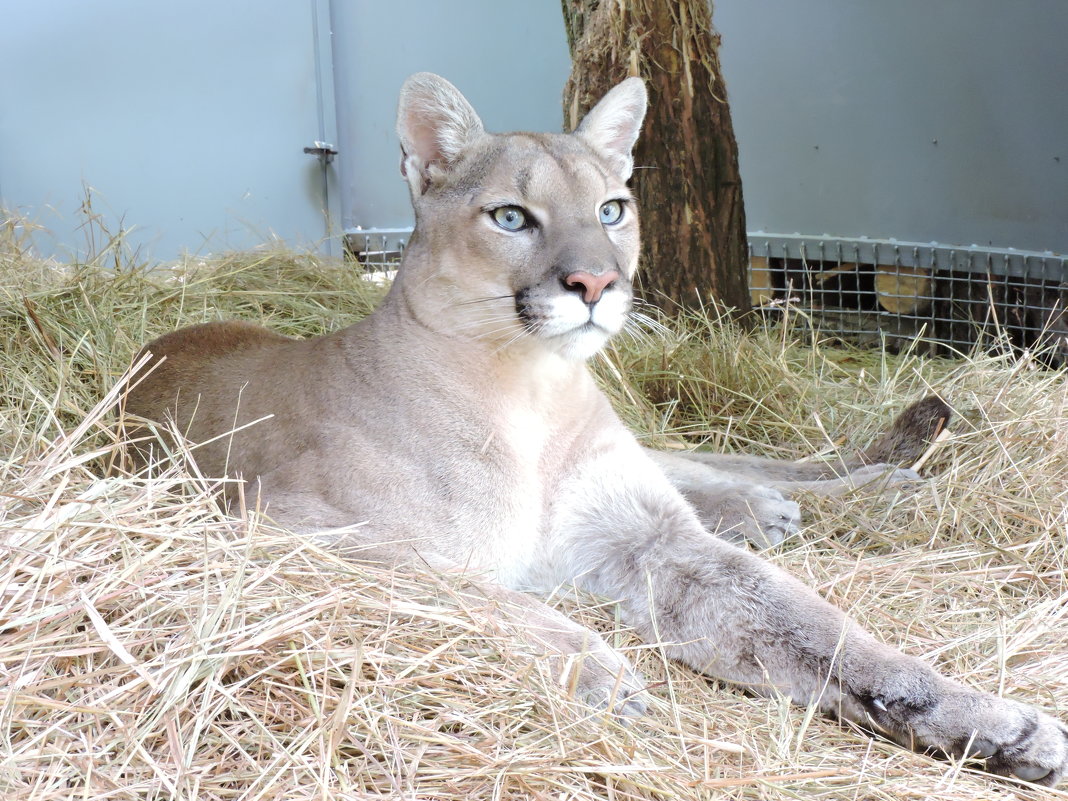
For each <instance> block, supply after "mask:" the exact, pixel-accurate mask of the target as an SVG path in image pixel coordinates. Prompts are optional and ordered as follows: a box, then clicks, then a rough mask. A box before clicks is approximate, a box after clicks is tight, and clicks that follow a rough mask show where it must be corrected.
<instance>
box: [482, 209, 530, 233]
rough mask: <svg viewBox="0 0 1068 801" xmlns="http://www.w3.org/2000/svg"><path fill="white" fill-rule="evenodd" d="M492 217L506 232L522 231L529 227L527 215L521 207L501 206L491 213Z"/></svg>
mask: <svg viewBox="0 0 1068 801" xmlns="http://www.w3.org/2000/svg"><path fill="white" fill-rule="evenodd" d="M490 215H491V216H492V217H493V221H494V222H495V223H497V225H499V226H501V228H503V229H504V230H505V231H522V230H523V229H524V228H526V227H527V214H526V212H525V211H523V210H522V209H521V208H519V206H501V207H500V208H499V209H494V210H493V211H491V212H490Z"/></svg>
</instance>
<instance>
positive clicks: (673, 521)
mask: <svg viewBox="0 0 1068 801" xmlns="http://www.w3.org/2000/svg"><path fill="white" fill-rule="evenodd" d="M645 106H646V93H645V88H644V85H643V84H642V82H641V81H640V80H638V79H637V78H630V79H628V80H626V81H624V82H623V83H621V84H619V85H618V86H617V87H615V88H614V89H613V90H612V91H611V92H609V93H608V94H607V95H606V96H605V97H604V99H603V100H601V102H600V103H599V104H598V105H597V106H596V107H595V108H594V109H593V110H592V111H590V113H589V114H588V115H587V117H586V118H585V120H583V122H582V124H581V125H580V126H579V128H578V129H577V130H576V131H575V132H574V133H573V134H529V133H516V134H507V135H494V134H489V133H487V132H486V131H485V130H484V129H483V127H482V122H481V120H480V119H479V117H478V115H477V114H476V113H475V111H474V109H472V107H471V106H470V105H469V104H468V102H467V100H466V99H465V98H464V97H463V96H462V95H461V94H460V93H459V92H458V91H457V90H456V88H455V87H453V86H452V85H451V84H450V83H448V82H447V81H445V80H443V79H442V78H439V77H437V76H435V75H430V74H426V73H423V74H418V75H415V76H413V77H411V78H410V79H409V80H408V81H407V82H406V83H405V85H404V88H403V89H402V90H401V97H400V108H399V112H398V120H397V131H398V133H399V135H400V141H401V147H402V164H401V172H402V173H403V175H404V176H405V178H406V179H407V182H408V184H409V186H410V189H411V196H412V203H413V205H414V207H415V217H416V228H415V232H414V234H413V235H412V238H411V243H410V244H409V246H408V249H407V250H406V251H405V254H404V261H403V264H402V265H401V268H400V270H399V272H398V274H397V278H396V281H395V282H394V284H393V286H392V289H391V290H390V292H389V295H388V297H387V298H386V299H385V300H384V301H383V302H382V304H381V306H380V307H379V308H378V310H377V311H375V312H374V313H373V314H372V315H371V316H369V317H368V318H366V319H364V320H362V321H360V322H358V323H357V324H355V325H353V326H351V327H350V328H347V329H345V330H343V331H338V332H336V333H332V334H328V335H326V336H322V337H318V338H315V339H310V340H293V339H289V338H286V337H283V336H279V335H277V334H274V333H271V332H270V331H267V330H265V329H263V328H260V327H258V326H254V325H250V324H247V323H236V322H235V323H211V324H207V325H200V326H194V327H192V328H187V329H184V330H181V331H177V332H175V333H173V334H169V335H167V336H164V337H161V338H160V339H158V340H156V341H155V342H152V343H151V344H149V345H148V346H146V348H145V350H146V351H150V352H151V353H152V354H153V355H154V357H155V359H156V362H155V368H154V369H153V371H152V372H151V373H150V374H149V375H148V376H147V378H145V379H144V380H142V381H141V383H139V384H136V386H134V387H133V388H132V389H131V390H130V392H129V396H128V398H127V401H126V413H127V414H133V415H136V416H139V417H141V418H147V419H149V420H153V421H160V422H163V421H168V420H173V421H174V422H175V424H176V425H177V428H178V430H179V431H181V432H183V433H184V434H185V435H186V436H188V438H189V439H190V440H191V441H193V442H197V443H204V442H206V441H208V440H211V439H212V438H216V439H214V441H211V442H206V444H204V445H202V446H201V447H199V448H197V450H196V452H195V453H196V458H197V461H198V464H199V467H200V469H201V470H202V471H203V472H204V473H205V474H207V475H213V476H214V475H218V476H221V475H223V474H225V473H229V474H230V475H238V476H241V477H243V478H244V479H245V480H246V481H247V482H249V484H248V486H247V487H246V490H245V492H246V494H251V493H253V492H256V491H258V492H259V493H260V499H261V503H262V504H263V505H264V506H265V508H266V511H267V513H268V515H269V516H271V517H272V518H274V519H275V520H277V521H279V522H281V523H283V524H285V525H286V526H288V527H291V528H293V529H296V530H298V531H302V532H308V533H309V534H312V533H314V534H316V535H317V536H321V537H332V538H333V539H334V540H335V541H336V543H337V544H338V545H339V546H342V547H345V548H348V549H351V551H352V552H353V553H354V554H355V555H358V557H359V558H361V559H375V560H381V561H385V562H390V563H394V564H403V563H405V562H409V563H421V564H430V565H431V566H432V567H434V568H436V569H441V570H455V571H460V570H462V571H464V572H465V575H466V576H468V577H470V582H469V584H468V585H467V586H468V587H469V590H470V592H472V593H474V594H475V595H477V596H478V597H480V598H482V599H489V600H490V601H491V603H489V604H488V605H487V606H488V608H489V609H490V610H493V611H492V614H494V615H499V616H500V617H501V618H503V619H506V620H509V621H512V622H514V623H516V624H521V625H517V628H521V629H522V631H523V636H524V637H526V638H528V639H529V640H530V641H531V642H533V643H535V644H536V645H537V646H538V647H539V648H541V649H543V650H544V651H545V652H546V653H549V654H552V655H554V659H556V658H558V659H559V660H560V663H561V664H570V665H574V663H575V662H578V663H579V664H580V668H579V671H580V672H579V674H578V676H577V678H575V681H576V684H575V686H576V687H577V688H578V690H579V692H580V693H581V694H582V696H583V697H584V699H586V700H588V701H589V702H590V703H592V704H595V705H606V706H610V708H611V709H612V710H613V711H615V712H616V713H618V714H621V715H631V714H639V713H640V712H641V711H642V710H643V707H644V703H643V700H642V698H643V684H642V681H641V679H640V678H639V677H638V676H637V675H635V673H634V672H633V671H632V669H631V667H630V666H629V664H628V663H627V660H626V659H625V658H624V657H623V656H621V655H620V654H618V653H616V652H615V651H613V650H612V649H611V648H610V647H609V646H608V645H607V644H606V643H605V642H604V641H603V640H602V639H601V638H600V637H599V636H598V635H597V634H595V633H593V632H592V631H589V630H587V629H585V628H583V627H582V626H580V625H578V624H577V623H574V622H573V621H571V620H570V619H568V618H567V617H565V616H564V615H562V614H560V613H558V612H556V611H554V610H552V609H550V608H549V607H548V606H546V605H544V604H543V603H541V602H540V601H538V600H536V599H535V598H534V597H533V596H531V595H528V594H526V592H527V591H549V590H552V589H554V588H556V587H558V586H560V585H575V586H577V587H579V588H581V589H583V590H588V591H590V592H593V593H597V594H600V595H604V596H608V597H610V598H613V599H617V600H618V602H619V604H620V607H621V610H622V614H623V616H624V619H625V620H626V622H627V623H628V624H629V625H631V626H633V627H634V628H635V629H636V630H637V631H638V633H639V634H640V635H642V636H643V637H645V638H646V639H647V640H658V641H660V642H661V643H662V644H663V648H664V650H665V651H666V653H667V654H668V655H670V656H671V657H672V658H674V659H677V660H680V661H682V662H685V663H686V664H688V665H690V666H692V667H693V668H694V669H695V670H698V671H702V672H703V673H706V674H708V675H710V676H716V677H720V678H723V679H727V680H730V681H732V682H737V683H740V684H742V685H744V686H747V687H749V688H751V689H752V690H753V691H755V692H758V693H766V694H770V693H784V694H786V695H787V696H789V697H790V698H792V699H793V700H794V701H796V702H798V703H800V704H811V703H815V704H818V706H819V708H820V709H822V710H824V711H825V712H827V713H829V714H832V715H837V716H840V717H842V718H845V719H847V720H851V721H857V722H859V723H860V724H862V725H863V726H865V727H867V728H869V729H872V730H876V731H879V732H882V733H884V734H885V735H886V736H888V737H892V738H893V739H894V740H896V741H898V742H900V743H902V744H905V745H907V746H911V747H913V748H917V749H928V748H930V749H936V750H939V751H942V752H945V753H947V754H952V755H958V756H960V755H967V756H970V757H973V758H975V759H979V760H984V761H985V765H986V767H987V769H989V770H991V771H993V772H995V773H1001V774H1014V775H1016V776H1018V777H1020V778H1022V779H1025V780H1030V781H1034V782H1039V783H1041V784H1047V785H1052V784H1055V783H1056V782H1057V781H1058V780H1059V779H1060V778H1061V776H1062V774H1063V773H1064V771H1065V768H1066V767H1068V728H1066V727H1065V726H1064V725H1062V724H1061V723H1060V722H1058V721H1057V720H1055V719H1054V718H1052V717H1050V716H1048V715H1046V714H1044V713H1042V712H1040V711H1038V710H1037V709H1034V708H1033V707H1030V706H1027V705H1024V704H1020V703H1016V702H1014V701H1009V700H1005V699H1002V698H999V697H997V696H995V695H990V694H987V693H982V692H976V691H974V690H971V689H968V688H966V687H964V686H962V685H961V684H958V683H957V682H954V681H952V680H950V679H948V678H944V677H943V676H941V675H939V674H938V673H937V672H935V671H934V670H932V669H931V668H930V667H928V666H927V665H926V664H925V663H923V662H921V661H919V660H918V659H915V658H913V657H910V656H905V655H904V654H902V653H899V652H898V651H896V650H894V649H893V648H890V647H888V646H886V645H883V644H882V643H880V642H879V641H877V640H876V639H874V638H873V637H872V636H871V635H869V634H868V633H866V632H865V631H864V630H862V629H861V628H860V627H859V626H858V625H857V624H856V623H854V622H853V621H851V620H850V619H849V618H848V617H847V616H846V615H845V614H843V613H842V612H841V611H839V610H838V609H836V608H834V607H833V606H831V605H830V604H828V603H826V602H825V601H823V600H822V599H821V598H820V597H818V596H817V595H816V593H815V592H813V591H812V590H810V589H809V588H807V587H805V586H804V585H803V584H801V583H800V582H799V581H797V580H796V579H794V578H793V577H791V576H790V575H788V574H786V573H785V572H783V571H782V570H780V569H778V568H776V567H774V566H772V565H771V564H770V563H768V562H766V561H765V560H764V559H762V558H761V557H760V556H758V555H757V554H756V553H754V552H752V551H751V550H749V549H747V548H745V547H739V546H737V545H735V544H732V543H731V542H728V541H726V539H725V538H723V537H720V536H717V534H720V533H724V534H727V535H728V536H734V537H736V538H737V537H738V536H745V537H747V538H748V539H751V540H754V541H755V542H757V543H758V544H762V545H763V544H767V543H769V542H777V541H779V540H781V539H782V537H783V536H785V535H786V534H788V533H789V532H790V531H791V530H792V529H793V528H794V527H795V525H796V522H797V506H796V504H794V503H793V502H792V501H790V500H788V499H787V498H786V497H785V496H784V495H783V493H784V492H785V493H789V491H790V490H791V489H792V488H794V487H797V486H802V487H805V488H806V489H811V490H815V491H825V492H838V491H841V490H842V489H843V488H845V487H849V486H851V485H852V484H853V483H859V482H864V481H868V480H872V479H873V478H874V477H876V476H878V475H882V474H884V473H886V472H887V470H888V468H887V467H886V466H885V465H871V464H870V462H871V461H872V460H873V459H886V458H892V456H893V452H894V451H895V449H897V450H900V449H902V448H904V449H905V450H907V449H908V448H909V447H910V446H909V444H908V442H909V440H910V437H911V436H912V434H910V431H911V430H912V429H915V428H917V427H920V428H923V427H925V426H929V425H930V420H931V419H935V418H938V417H939V416H943V417H944V414H945V411H944V406H942V405H941V403H940V402H938V401H933V402H932V401H925V402H921V404H920V405H918V406H916V407H914V408H913V410H912V411H911V412H910V414H911V415H912V417H913V418H914V419H912V420H911V421H910V420H909V419H908V416H906V419H905V420H904V421H903V422H900V423H899V425H898V426H897V427H896V433H895V432H891V435H890V437H889V439H888V440H887V441H886V442H884V444H883V445H881V446H877V447H876V448H875V451H874V452H873V453H869V454H868V458H867V459H864V458H860V459H858V460H857V461H856V462H855V463H854V464H852V465H846V469H847V470H848V469H851V468H852V472H851V473H850V474H848V475H844V476H841V477H838V476H835V475H834V471H832V470H831V469H830V468H828V467H824V466H819V465H811V464H805V465H801V464H790V463H785V462H773V461H768V460H759V459H751V458H744V457H715V456H706V455H701V454H692V455H689V456H687V455H685V454H657V453H654V452H651V451H648V450H645V449H643V448H642V447H641V446H640V445H639V444H638V443H637V441H636V440H635V438H634V436H632V435H631V434H630V433H629V432H628V431H627V430H626V429H625V428H624V427H623V424H622V423H621V422H620V420H619V418H618V417H617V416H616V415H615V413H614V412H613V411H612V409H611V407H610V406H609V404H608V401H607V400H606V398H605V396H604V395H603V394H602V393H601V392H600V391H599V390H598V388H597V387H596V385H595V384H594V381H593V379H592V378H591V377H590V373H589V371H588V370H587V367H586V364H585V360H586V359H588V358H589V357H590V356H592V355H593V354H595V353H597V352H598V351H599V350H600V349H601V348H602V347H603V346H604V345H605V343H606V341H607V340H608V339H609V338H610V337H611V336H612V335H614V334H616V333H617V332H619V331H620V330H621V329H622V328H623V326H624V322H625V321H626V319H627V316H628V313H629V311H630V309H631V303H632V300H631V289H632V281H633V280H634V271H635V267H636V263H637V259H638V213H637V209H636V208H635V206H634V201H633V199H632V196H631V193H630V191H629V190H628V189H627V180H628V179H629V178H630V175H631V170H632V166H633V165H632V159H631V149H632V147H633V145H634V142H635V140H636V138H637V136H638V132H639V129H640V127H641V123H642V120H643V117H644V114H645ZM263 418H268V419H263ZM253 421H261V422H258V423H256V424H255V425H251V426H249V427H246V428H244V429H243V430H241V431H239V432H238V433H236V434H233V435H232V436H226V433H227V432H231V431H232V430H233V429H235V428H239V427H241V426H244V425H246V424H247V423H251V422H253ZM895 438H896V439H895ZM913 438H914V437H913ZM921 438H922V437H921ZM902 443H905V444H904V445H903V444H902ZM914 477H915V474H911V473H910V472H909V471H898V472H897V473H891V474H890V475H889V480H892V481H894V480H902V479H904V480H907V479H909V478H914ZM337 529H341V530H342V531H341V532H340V533H339V532H338V531H337ZM331 530H334V531H331ZM487 614H489V612H487ZM568 657H571V658H570V659H569V658H568ZM578 657H581V658H578ZM573 678H574V677H573Z"/></svg>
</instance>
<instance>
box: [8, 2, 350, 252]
mask: <svg viewBox="0 0 1068 801" xmlns="http://www.w3.org/2000/svg"><path fill="white" fill-rule="evenodd" d="M317 13H319V12H318V11H317V8H316V4H315V2H314V0H312V2H311V3H309V2H299V3H298V2H292V0H226V1H225V2H218V1H217V0H184V2H182V3H146V2H142V1H141V0H97V2H92V3H86V2H83V0H49V2H47V3H9V4H7V7H6V8H5V11H4V20H3V24H2V25H0V74H2V75H4V76H6V77H5V80H3V81H2V82H0V192H2V195H0V202H2V203H4V204H6V205H8V206H9V207H15V208H16V209H19V210H22V211H24V212H26V213H28V214H29V215H30V216H31V217H34V218H36V219H37V220H38V221H39V222H40V223H42V224H43V225H45V226H47V227H49V228H51V229H52V230H53V231H54V234H55V236H54V240H53V242H52V246H53V247H54V248H55V249H57V250H59V251H64V250H67V249H76V250H84V238H83V236H82V235H81V234H80V233H79V232H78V231H77V230H76V228H77V226H78V225H79V223H80V222H81V220H79V219H78V217H77V214H76V212H77V210H78V207H79V204H80V202H81V199H82V183H83V182H85V183H86V184H88V185H90V186H92V187H93V188H94V189H95V190H96V192H97V193H98V194H97V195H96V196H95V197H94V207H95V209H96V210H97V211H101V212H106V216H107V218H109V220H110V224H111V225H112V226H115V225H116V224H117V222H118V220H119V219H124V220H125V223H126V224H127V225H132V226H137V230H136V231H135V233H134V234H133V235H132V236H131V244H133V245H136V246H141V247H143V248H144V249H145V250H146V251H147V252H146V255H150V256H154V257H156V258H168V257H171V256H174V255H176V254H177V253H179V252H180V251H182V250H192V251H197V250H211V251H217V250H222V249H226V248H243V247H250V246H253V245H256V244H259V243H261V242H263V241H265V240H266V239H268V238H269V237H270V236H271V234H272V233H274V234H277V235H278V236H281V237H283V238H285V239H286V240H287V241H289V242H291V243H293V244H297V243H301V242H307V241H313V242H314V241H316V240H318V239H319V238H321V237H322V236H323V234H324V233H325V225H324V217H323V213H322V204H323V200H322V198H323V188H322V175H323V169H322V167H321V165H320V164H319V162H318V161H317V160H316V159H315V158H313V157H311V156H306V155H304V153H303V152H302V149H303V147H304V146H306V145H310V144H311V143H312V141H313V140H315V139H316V138H317V137H318V136H319V134H320V131H321V130H323V131H325V135H326V136H331V137H332V136H333V131H332V130H326V129H327V128H328V127H329V126H330V124H331V122H332V121H331V120H330V119H329V115H328V114H325V115H324V117H323V119H322V120H321V121H320V115H319V112H318V109H317V107H316V85H315V78H316V74H315V73H316V61H315V58H316V56H315V51H314V37H313V20H314V18H315V17H316V15H317ZM327 59H328V65H329V54H328V53H327ZM327 100H328V101H329V102H332V100H333V98H332V96H329V95H328V97H327ZM320 126H322V128H321V127H320ZM45 244H46V245H47V244H48V243H45ZM45 249H46V250H47V249H48V248H47V247H46V248H45Z"/></svg>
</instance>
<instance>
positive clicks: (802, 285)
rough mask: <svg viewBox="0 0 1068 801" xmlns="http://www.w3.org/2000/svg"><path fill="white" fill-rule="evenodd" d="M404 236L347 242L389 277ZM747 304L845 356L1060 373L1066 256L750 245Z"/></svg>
mask: <svg viewBox="0 0 1068 801" xmlns="http://www.w3.org/2000/svg"><path fill="white" fill-rule="evenodd" d="M410 235H411V230H410V229H401V228H398V229H385V230H382V229H378V230H373V231H357V232H353V233H349V234H348V235H347V237H346V247H347V250H348V252H349V253H350V254H351V255H352V256H353V257H354V258H355V259H356V260H357V261H359V263H360V264H361V265H362V266H363V268H364V269H365V270H367V271H368V272H369V273H372V274H375V275H379V274H380V275H381V276H382V277H389V276H390V275H391V274H392V271H393V270H396V268H397V265H398V264H399V262H400V258H401V256H402V254H403V252H404V247H405V245H406V243H407V240H408V237H409V236H410ZM749 251H750V274H749V278H750V282H749V283H750V295H751V301H752V305H753V308H754V309H757V310H758V311H759V312H761V313H763V314H764V315H765V316H775V315H784V314H789V313H791V312H800V314H795V315H794V320H795V323H796V322H797V321H798V320H800V321H802V323H803V324H805V325H808V326H809V327H810V328H811V330H812V331H813V332H818V333H819V334H820V335H821V336H825V337H826V336H831V337H837V338H840V339H841V340H842V341H845V342H849V343H851V344H857V345H862V346H873V347H887V348H890V349H894V350H896V349H900V348H902V347H905V346H913V345H914V343H915V341H916V340H917V338H919V339H920V340H921V344H920V349H921V350H922V351H925V352H928V353H934V354H939V355H952V354H955V353H962V352H967V351H969V350H971V349H972V348H974V347H977V346H978V347H981V348H986V349H993V350H1012V351H1023V350H1028V351H1032V352H1038V353H1040V354H1041V356H1042V358H1044V359H1046V360H1047V361H1049V362H1051V363H1053V364H1060V363H1065V362H1068V311H1066V305H1068V256H1061V255H1056V254H1053V253H1034V252H1027V251H1018V250H999V249H993V248H980V247H967V248H962V247H948V246H944V245H938V244H920V243H906V242H896V241H893V240H875V239H837V238H835V239H832V238H815V237H805V236H796V235H795V236H771V235H764V234H751V235H750V236H749Z"/></svg>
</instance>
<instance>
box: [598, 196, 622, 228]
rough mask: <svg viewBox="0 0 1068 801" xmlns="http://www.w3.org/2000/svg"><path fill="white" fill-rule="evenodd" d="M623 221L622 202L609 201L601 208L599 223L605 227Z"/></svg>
mask: <svg viewBox="0 0 1068 801" xmlns="http://www.w3.org/2000/svg"><path fill="white" fill-rule="evenodd" d="M622 219H623V201H622V200H609V201H608V202H607V203H605V204H604V205H603V206H601V222H602V223H604V224H605V225H615V224H616V223H617V222H619V221H620V220H622Z"/></svg>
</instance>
